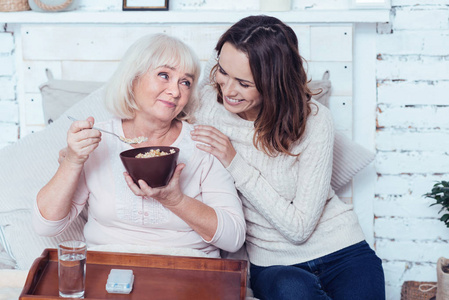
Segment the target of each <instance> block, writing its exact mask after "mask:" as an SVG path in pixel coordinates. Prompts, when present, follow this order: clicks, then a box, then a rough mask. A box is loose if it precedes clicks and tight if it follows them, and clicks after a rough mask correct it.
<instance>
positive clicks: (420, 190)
mask: <svg viewBox="0 0 449 300" xmlns="http://www.w3.org/2000/svg"><path fill="white" fill-rule="evenodd" d="M447 4H448V1H405V0H397V1H395V0H393V1H392V6H393V8H392V22H391V24H390V25H389V26H385V25H381V26H379V30H378V35H377V53H378V55H377V67H376V69H377V74H376V77H377V83H378V88H377V103H378V105H377V125H378V129H377V136H376V148H377V151H378V154H377V159H376V171H377V173H378V180H377V184H376V188H375V193H376V196H375V200H374V214H375V220H374V231H375V240H376V250H377V252H378V254H379V256H380V257H381V258H382V259H383V263H384V269H385V275H386V279H387V295H388V298H389V299H399V298H400V287H401V285H402V283H403V281H405V280H423V281H424V280H426V281H436V268H435V267H436V261H437V260H438V258H439V257H440V256H444V257H449V243H448V242H449V228H446V227H445V225H444V223H443V222H441V221H440V220H438V216H439V215H438V211H439V209H440V207H437V206H433V207H429V205H430V204H431V203H432V201H431V199H428V198H424V197H422V195H423V194H424V193H426V192H429V191H430V189H431V187H432V185H433V184H434V183H435V181H440V180H449V155H448V149H449V121H448V116H449V60H448V55H449V21H448V20H449V18H448V17H449V8H448V6H447Z"/></svg>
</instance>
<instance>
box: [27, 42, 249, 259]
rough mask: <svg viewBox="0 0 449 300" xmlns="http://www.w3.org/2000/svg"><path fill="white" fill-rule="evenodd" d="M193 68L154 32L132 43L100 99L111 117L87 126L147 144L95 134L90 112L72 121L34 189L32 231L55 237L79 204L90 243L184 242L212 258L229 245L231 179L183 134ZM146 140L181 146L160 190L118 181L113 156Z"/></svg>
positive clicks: (240, 223) (235, 235)
mask: <svg viewBox="0 0 449 300" xmlns="http://www.w3.org/2000/svg"><path fill="white" fill-rule="evenodd" d="M199 74H200V67H199V62H198V59H197V58H196V55H195V54H194V53H193V51H192V50H191V49H190V48H189V47H187V46H186V45H185V44H184V43H183V42H181V41H180V40H178V39H175V38H172V37H169V36H167V35H163V34H159V35H150V36H145V37H143V38H141V39H139V40H138V41H136V42H135V43H134V44H133V45H132V46H131V47H130V48H129V49H128V51H127V53H126V54H125V55H124V59H123V60H122V61H121V63H120V65H119V67H118V69H117V71H116V72H115V73H114V75H113V76H112V78H111V79H110V81H109V82H108V84H107V85H106V87H105V92H104V94H103V95H102V96H103V97H104V101H105V103H106V106H107V107H108V108H109V110H110V111H111V112H112V113H113V115H114V117H113V118H112V119H111V120H109V121H106V122H101V123H98V124H95V126H98V127H100V128H103V129H106V130H109V131H112V132H114V133H116V134H117V135H120V136H124V137H126V138H134V137H138V136H144V137H147V138H148V141H146V142H144V143H141V144H137V145H128V144H124V143H122V142H121V141H120V140H119V139H117V138H116V137H114V136H111V135H105V136H101V133H100V132H99V131H98V130H95V129H92V126H93V125H94V119H93V118H92V117H89V118H87V119H86V120H83V121H76V122H74V123H73V124H72V125H71V127H70V129H69V131H68V134H67V144H68V147H67V148H66V149H65V154H64V157H63V158H62V161H61V162H60V166H59V169H58V170H57V172H56V174H55V175H54V177H53V178H52V179H51V180H50V182H49V183H48V184H47V185H45V186H44V187H43V188H42V189H41V190H40V192H39V194H38V195H37V201H36V205H35V214H34V224H35V228H36V231H37V232H39V233H40V234H42V235H48V236H54V235H57V234H59V233H61V232H62V231H64V230H65V229H66V228H67V227H68V226H69V225H70V223H71V222H72V221H73V220H74V219H75V218H76V217H77V216H78V214H79V213H80V212H81V211H82V209H83V208H84V207H85V205H86V204H88V205H89V209H88V220H87V223H86V225H85V228H84V235H85V238H86V242H87V244H88V246H89V247H92V246H98V245H108V244H115V245H116V244H121V245H125V244H130V245H131V244H132V245H142V246H152V247H161V248H189V249H195V250H197V251H202V252H203V253H205V254H206V255H208V256H211V257H219V256H220V251H219V249H224V250H226V251H231V252H234V251H236V250H238V249H239V248H240V247H241V246H242V244H243V242H244V240H245V229H246V226H245V219H244V216H243V212H242V206H241V201H240V199H239V197H238V195H237V191H236V190H235V187H234V183H233V180H232V178H231V176H230V175H229V173H228V172H227V171H226V170H225V169H224V168H223V166H222V165H221V163H220V162H219V161H218V160H217V159H216V158H214V157H213V156H212V155H210V154H208V153H205V152H203V151H200V150H198V149H197V148H196V147H195V144H196V143H195V142H194V141H193V140H192V139H191V137H190V134H189V132H190V131H191V130H193V126H192V125H191V124H189V122H190V121H191V120H192V118H193V115H192V112H193V110H194V109H195V108H196V106H197V105H196V104H197V102H198V97H197V94H196V93H195V90H196V88H197V82H198V77H199ZM145 146H174V147H178V148H180V150H181V151H180V155H179V159H178V161H179V162H180V164H179V165H178V166H177V168H176V170H175V174H174V175H173V178H172V179H171V181H170V182H169V184H168V185H167V186H166V187H162V188H154V189H152V188H151V187H149V186H148V185H147V184H146V183H145V182H144V181H142V180H139V186H138V185H136V184H134V183H133V181H132V179H131V177H130V176H129V175H128V174H125V178H124V177H123V173H124V171H125V169H124V167H123V165H122V162H121V161H120V158H119V154H120V152H122V151H124V150H128V149H131V148H132V147H145ZM125 179H126V180H125ZM129 187H131V189H130V188H129Z"/></svg>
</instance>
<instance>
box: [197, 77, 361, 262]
mask: <svg viewBox="0 0 449 300" xmlns="http://www.w3.org/2000/svg"><path fill="white" fill-rule="evenodd" d="M200 98H201V99H202V100H201V107H200V109H199V111H198V113H197V122H198V123H199V124H207V125H211V126H214V127H216V128H217V129H218V130H220V131H221V132H223V133H224V134H226V135H227V136H228V137H229V138H230V139H231V142H232V144H233V146H234V148H235V150H236V151H237V155H236V156H235V158H234V160H233V161H232V163H231V165H230V166H229V167H228V168H227V169H228V171H229V172H230V173H231V175H232V176H233V178H234V180H235V185H236V187H237V189H238V191H239V194H240V197H241V199H242V202H243V206H244V213H245V218H246V221H247V238H246V247H247V251H248V255H249V259H250V261H251V262H252V263H253V264H256V265H259V266H269V265H292V264H297V263H301V262H305V261H309V260H312V259H315V258H318V257H322V256H324V255H327V254H330V253H332V252H335V251H337V250H340V249H342V248H344V247H347V246H350V245H353V244H355V243H357V242H360V241H362V240H364V235H363V232H362V230H361V228H360V226H359V224H358V219H357V216H356V214H355V213H354V212H353V210H352V205H348V204H345V203H344V202H342V201H341V200H340V199H339V198H338V196H337V195H336V194H335V192H334V191H333V190H332V188H331V186H330V181H331V175H332V149H333V144H334V127H333V121H332V117H331V114H330V112H329V110H328V109H327V108H326V107H325V106H323V105H321V104H319V103H318V102H316V101H314V103H315V104H316V105H317V106H314V105H312V113H311V115H310V116H309V118H308V120H307V126H306V130H305V134H304V137H303V138H302V139H301V141H300V142H299V143H297V144H295V146H294V147H293V149H292V151H293V152H294V153H301V155H300V156H299V157H295V156H289V155H278V156H277V157H270V156H268V155H266V154H264V153H263V152H262V151H258V150H256V149H255V147H254V145H253V135H254V123H253V122H251V121H246V120H244V119H242V118H240V117H239V116H237V115H235V114H232V113H230V112H228V111H227V110H226V109H225V108H224V107H223V105H221V104H219V103H217V101H216V92H215V90H214V89H213V88H212V87H211V86H205V87H203V88H202V89H201V97H200ZM317 107H318V109H317Z"/></svg>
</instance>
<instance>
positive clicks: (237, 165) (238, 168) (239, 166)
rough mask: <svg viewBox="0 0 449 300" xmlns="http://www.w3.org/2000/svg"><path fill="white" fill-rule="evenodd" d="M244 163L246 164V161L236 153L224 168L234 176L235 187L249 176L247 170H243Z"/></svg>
mask: <svg viewBox="0 0 449 300" xmlns="http://www.w3.org/2000/svg"><path fill="white" fill-rule="evenodd" d="M246 165H248V163H247V162H246V161H245V160H244V159H243V158H242V157H241V156H240V155H239V154H238V153H237V154H236V155H235V156H234V159H233V160H232V161H231V164H230V165H229V166H228V167H227V168H226V170H228V172H229V173H230V174H231V176H232V177H233V178H234V182H235V185H236V186H237V187H238V186H241V185H242V184H243V183H244V182H245V180H247V179H248V177H249V176H248V172H247V171H245V170H246V168H245V166H246Z"/></svg>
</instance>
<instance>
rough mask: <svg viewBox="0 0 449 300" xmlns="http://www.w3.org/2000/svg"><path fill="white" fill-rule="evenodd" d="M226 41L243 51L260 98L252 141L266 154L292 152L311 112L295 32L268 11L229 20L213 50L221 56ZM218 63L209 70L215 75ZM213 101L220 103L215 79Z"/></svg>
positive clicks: (218, 88)
mask: <svg viewBox="0 0 449 300" xmlns="http://www.w3.org/2000/svg"><path fill="white" fill-rule="evenodd" d="M225 43H230V44H232V45H233V46H234V47H235V48H236V49H237V50H239V51H242V52H244V53H246V55H247V56H248V59H249V65H250V68H251V72H252V74H253V78H254V83H255V85H256V88H257V90H258V91H259V93H260V95H261V99H262V106H261V110H260V112H259V114H258V116H257V117H256V120H255V121H254V128H255V134H254V137H253V143H254V146H255V147H256V148H257V149H261V150H262V151H263V152H265V153H266V154H268V155H270V156H276V155H277V154H278V153H279V152H280V153H285V154H288V155H292V156H297V155H299V153H292V152H291V146H292V144H293V143H294V142H296V141H298V140H299V139H300V138H301V137H302V135H303V133H304V131H305V128H306V121H307V117H308V115H309V114H310V112H311V108H310V105H309V101H310V99H311V97H312V92H311V91H310V90H309V88H308V87H307V83H308V81H307V74H306V71H305V69H304V67H303V58H302V57H301V56H300V54H299V50H298V38H297V37H296V34H295V33H294V31H293V30H292V29H291V28H290V27H289V26H287V25H286V24H284V23H283V22H282V21H280V20H278V19H276V18H274V17H269V16H264V15H260V16H250V17H246V18H244V19H242V20H240V21H238V22H237V23H235V24H234V25H233V26H231V27H230V28H229V29H228V30H227V31H226V32H225V33H224V34H223V35H222V36H221V37H220V39H219V41H218V43H217V45H216V47H215V50H216V51H217V53H218V57H219V56H220V52H221V49H222V47H223V45H224V44H225ZM216 71H217V68H216V67H215V68H214V69H213V70H212V73H211V79H212V80H213V78H214V75H215V72H216ZM213 83H214V85H215V88H216V89H217V91H218V98H217V101H218V102H220V103H223V95H222V91H221V88H220V86H219V84H218V83H216V82H215V81H214V80H213Z"/></svg>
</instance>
